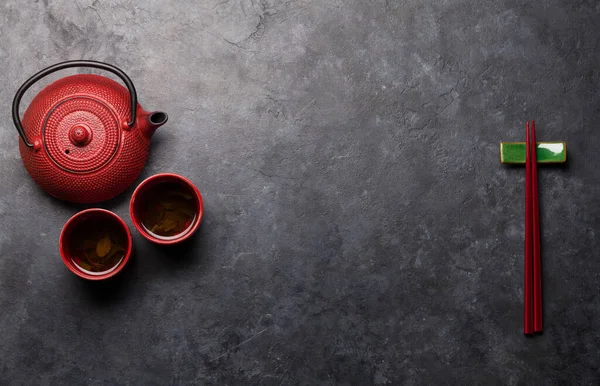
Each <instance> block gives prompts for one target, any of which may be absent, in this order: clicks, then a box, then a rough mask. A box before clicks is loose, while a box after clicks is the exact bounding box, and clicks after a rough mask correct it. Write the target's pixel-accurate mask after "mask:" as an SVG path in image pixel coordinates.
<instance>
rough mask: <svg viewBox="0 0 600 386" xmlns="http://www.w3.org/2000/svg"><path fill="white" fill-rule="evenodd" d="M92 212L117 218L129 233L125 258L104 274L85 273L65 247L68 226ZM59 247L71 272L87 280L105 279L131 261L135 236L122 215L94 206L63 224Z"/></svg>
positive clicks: (126, 232)
mask: <svg viewBox="0 0 600 386" xmlns="http://www.w3.org/2000/svg"><path fill="white" fill-rule="evenodd" d="M90 213H100V214H102V215H108V216H109V217H111V218H113V219H115V220H116V221H117V222H118V223H119V224H120V225H121V227H122V228H123V229H124V230H125V234H126V235H127V241H128V246H127V252H126V253H125V256H124V257H123V260H121V262H120V263H119V265H117V266H116V267H115V268H114V269H113V270H112V271H110V272H107V273H105V274H102V275H90V274H89V273H85V272H83V271H82V270H80V269H79V268H77V266H76V265H75V263H74V262H73V261H72V260H71V259H70V258H69V256H67V253H66V250H65V248H66V245H65V244H66V242H67V240H65V237H66V231H67V229H68V227H69V226H70V225H72V224H73V222H75V221H76V220H77V219H78V218H80V217H81V216H83V215H86V214H90ZM58 248H59V251H60V257H61V258H62V261H63V263H65V265H66V266H67V268H69V270H70V271H71V272H73V273H74V274H75V275H77V276H79V277H81V278H83V279H87V280H104V279H108V278H109V277H113V276H115V275H116V274H118V273H119V272H121V271H122V270H123V268H124V267H125V265H126V264H127V262H128V261H129V257H130V256H131V251H132V250H133V238H132V237H131V232H130V231H129V227H128V226H127V224H126V223H125V221H123V219H122V218H121V217H119V216H118V215H116V214H115V213H113V212H111V211H110V210H106V209H100V208H92V209H86V210H82V211H81V212H78V213H76V214H75V215H74V216H73V217H71V218H70V219H69V220H67V222H66V223H65V225H64V226H63V229H62V231H61V232H60V239H59V241H58Z"/></svg>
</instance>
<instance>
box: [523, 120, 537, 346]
mask: <svg viewBox="0 0 600 386" xmlns="http://www.w3.org/2000/svg"><path fill="white" fill-rule="evenodd" d="M525 136H526V139H525V157H526V158H525V280H524V289H523V296H524V297H523V306H524V310H523V332H524V333H525V334H533V296H532V295H533V293H532V289H533V283H532V280H533V272H532V268H533V245H532V242H533V235H532V230H533V229H532V225H533V218H532V209H533V208H532V189H531V185H532V184H531V175H532V173H531V165H532V160H531V143H530V140H529V122H527V125H526V126H525ZM535 162H537V159H536V161H535Z"/></svg>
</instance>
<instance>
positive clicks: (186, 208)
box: [129, 173, 204, 245]
mask: <svg viewBox="0 0 600 386" xmlns="http://www.w3.org/2000/svg"><path fill="white" fill-rule="evenodd" d="M203 212H204V207H203V204H202V196H201V195H200V191H199V190H198V188H197V187H196V186H195V185H194V184H193V183H192V182H191V181H190V180H188V179H187V178H185V177H182V176H180V175H177V174H172V173H161V174H156V175H154V176H151V177H148V178H147V179H145V180H144V181H143V182H142V183H141V184H140V185H139V186H138V187H137V188H136V189H135V191H134V192H133V196H132V197H131V202H130V204H129V214H130V216H131V220H132V222H133V225H134V226H135V228H136V229H137V230H138V231H139V232H140V233H141V234H142V236H144V237H145V238H146V239H148V240H150V241H152V242H153V243H156V244H162V245H171V244H176V243H180V242H182V241H184V240H187V239H188V238H190V237H191V236H192V235H193V234H194V233H195V232H196V230H198V227H199V226H200V222H201V221H202V214H203Z"/></svg>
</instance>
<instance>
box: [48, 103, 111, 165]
mask: <svg viewBox="0 0 600 386" xmlns="http://www.w3.org/2000/svg"><path fill="white" fill-rule="evenodd" d="M120 127H121V125H120V123H119V119H118V118H117V116H116V115H115V112H114V110H113V109H112V108H110V107H109V106H107V105H106V104H105V103H104V102H103V101H102V100H100V99H98V98H94V97H90V96H82V95H78V96H74V97H72V98H69V99H65V100H63V101H61V102H59V103H58V104H56V105H55V106H54V107H53V108H52V110H50V111H49V112H48V115H47V116H46V118H45V120H44V124H43V126H42V142H43V144H44V150H45V151H46V153H47V154H48V156H49V157H50V159H51V160H52V161H53V162H54V163H55V164H56V165H57V166H58V167H60V168H61V169H63V170H66V171H69V172H71V173H90V172H93V171H95V170H97V169H99V168H101V167H103V166H104V165H106V164H107V163H108V162H109V161H110V160H111V159H112V158H113V157H114V156H115V154H116V153H117V151H118V149H119V144H120V138H121V135H120V133H121V129H120Z"/></svg>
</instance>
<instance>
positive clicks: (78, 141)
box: [69, 124, 92, 146]
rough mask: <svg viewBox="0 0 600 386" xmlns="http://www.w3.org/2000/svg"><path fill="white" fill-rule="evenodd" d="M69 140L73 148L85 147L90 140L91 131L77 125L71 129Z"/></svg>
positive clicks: (81, 125)
mask: <svg viewBox="0 0 600 386" xmlns="http://www.w3.org/2000/svg"><path fill="white" fill-rule="evenodd" d="M69 139H70V140H71V142H72V143H73V145H75V146H85V145H87V144H88V143H89V142H90V140H91V139H92V130H90V128H89V127H86V125H83V124H77V125H75V126H73V127H71V130H70V131H69Z"/></svg>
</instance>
